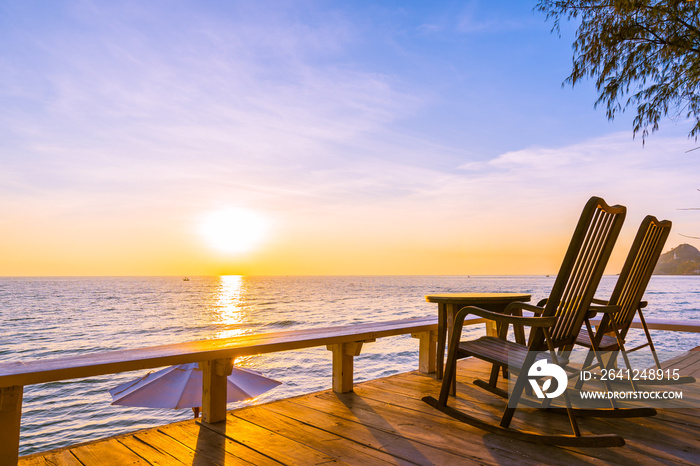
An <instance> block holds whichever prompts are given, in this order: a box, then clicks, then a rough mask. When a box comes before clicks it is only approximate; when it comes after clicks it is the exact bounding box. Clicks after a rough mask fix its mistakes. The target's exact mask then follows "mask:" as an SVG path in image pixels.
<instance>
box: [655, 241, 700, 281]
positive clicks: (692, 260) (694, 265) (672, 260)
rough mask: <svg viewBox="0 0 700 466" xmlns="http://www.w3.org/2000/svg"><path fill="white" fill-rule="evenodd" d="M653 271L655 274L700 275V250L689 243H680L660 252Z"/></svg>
mask: <svg viewBox="0 0 700 466" xmlns="http://www.w3.org/2000/svg"><path fill="white" fill-rule="evenodd" d="M654 273H655V274H656V275H700V251H698V250H697V249H696V248H695V247H693V246H691V245H689V244H681V245H680V246H678V247H676V248H673V249H671V250H670V251H668V252H667V253H664V254H661V257H659V263H658V264H656V268H655V269H654Z"/></svg>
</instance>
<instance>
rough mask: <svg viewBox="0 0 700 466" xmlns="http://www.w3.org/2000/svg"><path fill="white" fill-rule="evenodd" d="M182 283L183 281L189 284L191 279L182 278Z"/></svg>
mask: <svg viewBox="0 0 700 466" xmlns="http://www.w3.org/2000/svg"><path fill="white" fill-rule="evenodd" d="M182 281H183V282H188V281H190V279H189V278H187V277H183V278H182Z"/></svg>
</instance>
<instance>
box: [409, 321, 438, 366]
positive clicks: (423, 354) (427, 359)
mask: <svg viewBox="0 0 700 466" xmlns="http://www.w3.org/2000/svg"><path fill="white" fill-rule="evenodd" d="M411 336H412V337H413V338H418V340H419V343H418V370H419V371H420V372H423V373H424V374H432V373H433V372H435V371H436V366H437V332H436V331H434V330H433V331H427V332H419V333H412V334H411Z"/></svg>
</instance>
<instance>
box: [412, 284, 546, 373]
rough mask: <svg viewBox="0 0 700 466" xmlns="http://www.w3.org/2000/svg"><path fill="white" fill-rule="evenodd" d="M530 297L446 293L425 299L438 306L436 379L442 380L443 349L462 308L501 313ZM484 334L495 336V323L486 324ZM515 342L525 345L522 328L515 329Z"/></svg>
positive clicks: (506, 294) (518, 294) (509, 294)
mask: <svg viewBox="0 0 700 466" xmlns="http://www.w3.org/2000/svg"><path fill="white" fill-rule="evenodd" d="M530 299H532V296H531V295H529V294H524V293H446V294H433V295H428V296H426V297H425V300H426V301H428V302H429V303H437V305H438V335H437V339H438V340H437V361H436V362H437V367H436V370H437V378H438V379H442V373H443V368H444V365H445V349H446V345H445V343H446V340H447V337H448V335H451V333H452V327H453V325H454V319H455V314H456V313H457V311H459V310H460V309H461V308H463V307H464V306H476V307H480V308H482V309H486V310H487V311H493V312H503V311H504V310H505V308H506V306H508V305H509V304H510V303H513V302H516V301H519V302H528V301H530ZM486 333H487V334H488V335H493V336H497V335H498V333H497V330H496V326H495V323H491V322H488V323H487V324H486ZM514 333H515V340H516V341H517V342H518V343H522V344H525V333H524V330H523V328H522V326H520V327H515V328H514Z"/></svg>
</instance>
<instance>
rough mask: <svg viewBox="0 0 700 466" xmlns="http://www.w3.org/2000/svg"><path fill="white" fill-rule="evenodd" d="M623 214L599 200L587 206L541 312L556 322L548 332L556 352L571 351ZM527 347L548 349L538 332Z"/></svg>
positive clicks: (616, 207) (618, 231) (542, 333)
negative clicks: (560, 350) (555, 319)
mask: <svg viewBox="0 0 700 466" xmlns="http://www.w3.org/2000/svg"><path fill="white" fill-rule="evenodd" d="M626 212H627V209H626V208H625V207H624V206H618V205H616V206H609V205H608V204H607V203H606V202H605V201H604V200H603V199H601V198H599V197H592V198H591V199H590V200H589V201H588V202H587V203H586V206H585V207H584V209H583V212H582V213H581V217H580V219H579V222H578V224H577V225H576V229H575V230H574V235H573V238H572V239H571V243H569V248H568V250H567V252H566V255H565V256H564V260H563V262H562V265H561V268H560V270H559V273H558V274H557V278H556V280H555V282H554V286H553V287H552V292H551V294H550V296H549V298H548V301H547V304H546V305H545V310H544V312H543V315H544V316H556V317H557V318H558V319H557V323H556V324H555V325H554V327H552V329H551V338H552V343H553V345H554V347H555V348H557V349H570V348H571V347H573V345H574V342H575V341H576V337H577V336H578V333H579V331H580V329H581V326H582V325H583V320H584V318H585V316H586V313H587V312H588V309H589V307H590V305H591V301H592V300H593V297H594V295H595V291H596V288H597V287H598V284H599V283H600V279H601V277H602V276H603V271H604V270H605V266H606V265H607V263H608V259H609V258H610V254H611V253H612V249H613V246H614V245H615V241H616V240H617V237H618V235H619V234H620V230H621V228H622V223H623V222H624V219H625V215H626ZM530 347H531V348H532V349H534V350H544V349H546V348H547V346H546V342H545V339H544V332H543V331H542V330H541V329H535V331H534V335H533V338H532V340H531V346H530Z"/></svg>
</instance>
